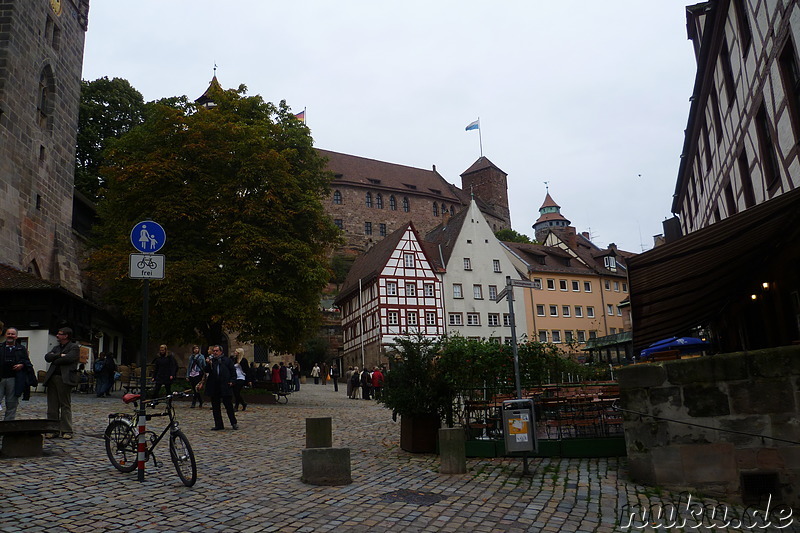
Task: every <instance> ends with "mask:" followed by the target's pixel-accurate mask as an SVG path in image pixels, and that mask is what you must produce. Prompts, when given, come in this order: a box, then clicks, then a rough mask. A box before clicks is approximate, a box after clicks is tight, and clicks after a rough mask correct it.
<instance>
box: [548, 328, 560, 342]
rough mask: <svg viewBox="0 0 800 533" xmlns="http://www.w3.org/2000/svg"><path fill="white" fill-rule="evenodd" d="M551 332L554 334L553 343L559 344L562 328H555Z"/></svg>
mask: <svg viewBox="0 0 800 533" xmlns="http://www.w3.org/2000/svg"><path fill="white" fill-rule="evenodd" d="M550 334H551V335H552V336H553V337H552V338H553V343H555V344H558V343H560V342H561V331H560V330H557V329H554V330H553V331H552V332H551V333H550Z"/></svg>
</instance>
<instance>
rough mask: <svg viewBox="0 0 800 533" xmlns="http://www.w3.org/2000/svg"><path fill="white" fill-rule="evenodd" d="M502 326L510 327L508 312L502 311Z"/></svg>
mask: <svg viewBox="0 0 800 533" xmlns="http://www.w3.org/2000/svg"><path fill="white" fill-rule="evenodd" d="M503 327H506V328H510V327H511V315H509V314H508V313H503Z"/></svg>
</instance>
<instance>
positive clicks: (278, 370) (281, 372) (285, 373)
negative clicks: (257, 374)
mask: <svg viewBox="0 0 800 533" xmlns="http://www.w3.org/2000/svg"><path fill="white" fill-rule="evenodd" d="M265 377H266V378H268V379H264V380H263V381H269V382H270V383H272V384H273V386H274V387H275V389H276V390H277V391H278V392H283V393H289V392H296V391H299V390H300V363H297V362H295V363H294V364H292V363H286V364H284V362H283V361H281V362H280V363H276V364H274V365H272V370H271V371H270V372H269V375H268V376H267V375H266V374H265Z"/></svg>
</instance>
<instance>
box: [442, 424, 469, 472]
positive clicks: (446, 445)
mask: <svg viewBox="0 0 800 533" xmlns="http://www.w3.org/2000/svg"><path fill="white" fill-rule="evenodd" d="M439 457H440V460H441V466H440V468H439V473H441V474H465V473H466V472H467V446H466V438H465V436H464V428H440V429H439Z"/></svg>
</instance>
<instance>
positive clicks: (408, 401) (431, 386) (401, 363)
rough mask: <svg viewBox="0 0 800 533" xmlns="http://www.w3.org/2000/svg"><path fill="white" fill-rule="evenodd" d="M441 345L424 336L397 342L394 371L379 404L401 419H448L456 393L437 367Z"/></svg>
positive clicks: (392, 365)
mask: <svg viewBox="0 0 800 533" xmlns="http://www.w3.org/2000/svg"><path fill="white" fill-rule="evenodd" d="M441 344H442V341H440V340H434V339H430V338H424V337H422V336H418V337H398V338H396V339H395V340H394V349H395V351H394V353H393V354H392V355H393V356H394V359H393V360H392V361H391V370H390V371H389V372H387V373H386V376H385V380H384V386H383V392H382V393H381V398H380V400H378V401H379V402H380V403H382V404H383V405H385V406H386V407H387V408H389V409H391V410H392V411H394V412H395V414H399V415H401V416H414V415H425V414H431V413H438V414H439V415H440V416H447V415H448V412H449V410H450V409H451V407H452V403H453V401H452V400H453V398H454V397H455V390H454V389H453V388H452V387H451V385H450V382H449V380H448V379H447V377H446V376H445V375H444V373H443V372H442V367H440V366H439V365H437V364H436V359H437V357H438V354H439V351H440V348H441Z"/></svg>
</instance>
